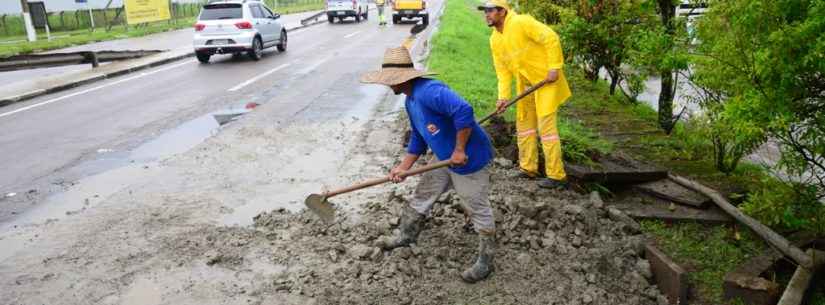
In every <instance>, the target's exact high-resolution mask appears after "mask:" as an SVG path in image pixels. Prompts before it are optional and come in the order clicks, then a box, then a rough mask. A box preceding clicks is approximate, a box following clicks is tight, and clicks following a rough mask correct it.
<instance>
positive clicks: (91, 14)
mask: <svg viewBox="0 0 825 305" xmlns="http://www.w3.org/2000/svg"><path fill="white" fill-rule="evenodd" d="M86 7H87V8H88V9H89V23H90V24H91V25H92V32H94V31H95V14H94V13H93V12H92V5H91V4H89V2H86Z"/></svg>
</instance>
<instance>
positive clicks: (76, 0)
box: [74, 0, 87, 3]
mask: <svg viewBox="0 0 825 305" xmlns="http://www.w3.org/2000/svg"><path fill="white" fill-rule="evenodd" d="M86 1H87V0H74V3H86Z"/></svg>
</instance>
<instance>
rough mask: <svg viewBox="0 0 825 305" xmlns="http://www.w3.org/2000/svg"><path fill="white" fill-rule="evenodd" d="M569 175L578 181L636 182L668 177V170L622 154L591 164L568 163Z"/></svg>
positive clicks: (566, 166) (605, 182)
mask: <svg viewBox="0 0 825 305" xmlns="http://www.w3.org/2000/svg"><path fill="white" fill-rule="evenodd" d="M564 169H565V171H566V172H567V176H568V177H570V178H572V179H574V180H576V182H595V183H603V184H636V183H643V182H650V181H656V180H661V179H665V178H667V171H665V170H662V169H659V168H655V167H653V166H651V165H647V164H644V163H642V162H639V161H635V160H633V159H631V158H627V157H622V156H608V157H604V158H601V159H600V160H599V161H598V163H596V164H594V165H592V166H590V165H580V164H566V165H565V166H564Z"/></svg>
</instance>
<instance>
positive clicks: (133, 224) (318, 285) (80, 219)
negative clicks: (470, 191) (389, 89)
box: [0, 97, 665, 304]
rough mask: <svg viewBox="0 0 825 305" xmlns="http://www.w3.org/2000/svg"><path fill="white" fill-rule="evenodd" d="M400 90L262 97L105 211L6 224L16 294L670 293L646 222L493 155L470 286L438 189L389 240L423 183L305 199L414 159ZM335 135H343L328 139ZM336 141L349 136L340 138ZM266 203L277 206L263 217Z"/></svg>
mask: <svg viewBox="0 0 825 305" xmlns="http://www.w3.org/2000/svg"><path fill="white" fill-rule="evenodd" d="M397 105H398V103H397V102H396V100H395V98H394V97H388V98H384V99H383V101H382V102H380V103H379V104H377V105H375V107H374V108H372V109H371V110H370V111H366V112H363V113H360V112H359V113H360V114H359V113H356V114H353V115H352V116H349V115H339V116H337V117H329V118H324V119H322V120H319V119H318V118H317V117H308V116H305V115H302V113H317V112H316V111H314V109H312V107H324V106H323V103H319V104H317V105H314V106H311V107H310V108H309V109H308V110H306V111H299V112H298V113H297V114H296V115H295V116H294V120H291V121H290V122H289V123H280V122H277V121H273V120H272V117H273V116H274V113H276V112H277V111H282V110H281V109H278V107H266V106H262V107H260V109H259V110H256V112H253V113H252V114H249V115H248V117H247V118H245V119H244V120H243V121H239V122H237V123H238V124H234V125H228V127H227V128H226V129H224V130H223V131H222V132H221V133H220V134H219V135H218V136H216V137H214V138H210V139H208V140H207V141H206V142H205V143H203V144H202V145H199V146H197V147H196V148H195V149H193V150H191V151H190V152H188V153H186V154H183V155H179V156H177V157H173V158H171V159H167V160H164V161H161V162H157V163H153V164H151V165H147V166H146V168H145V171H147V174H145V175H144V176H143V177H142V178H141V180H140V182H139V183H133V184H131V185H129V186H126V187H124V188H123V189H121V190H119V191H117V192H114V193H113V194H112V195H110V196H108V197H107V198H105V199H101V202H99V203H95V206H94V208H89V209H83V210H80V211H76V212H74V213H73V214H72V215H67V216H66V217H65V218H62V219H60V220H51V221H46V222H43V223H38V224H32V225H27V226H23V227H18V228H14V229H13V230H8V231H5V232H2V233H0V243H3V244H4V245H7V244H11V245H22V248H20V249H19V251H14V252H8V253H10V254H9V255H8V256H7V257H5V259H3V260H2V262H1V263H0V300H2V303H3V304H470V303H475V304H664V303H665V300H664V299H663V297H662V296H661V295H660V293H659V291H658V290H657V289H656V288H655V286H651V284H650V280H651V272H650V266H649V264H648V263H647V261H645V260H644V259H642V258H641V257H640V254H641V252H642V247H643V243H644V238H643V236H642V235H640V232H639V228H638V224H636V223H635V222H633V221H632V220H629V218H627V217H623V215H621V214H620V212H617V211H615V210H612V209H610V208H609V207H606V206H604V204H603V203H601V202H600V201H599V200H593V199H591V198H590V196H588V195H581V194H577V193H573V192H567V191H547V190H540V189H538V188H537V187H535V184H534V183H532V182H529V181H525V180H512V179H509V178H507V172H508V171H511V170H512V169H511V167H512V164H511V163H510V162H508V161H506V160H504V159H498V160H497V161H496V162H495V164H494V165H493V169H492V175H493V176H492V178H493V182H494V183H493V191H492V194H491V201H492V204H493V205H494V208H495V213H496V217H497V227H498V241H499V246H498V251H497V256H496V265H497V267H496V268H497V269H496V271H495V272H494V273H493V275H492V277H491V278H490V279H489V280H486V281H484V282H481V283H478V284H473V285H469V284H465V283H463V282H462V281H461V280H460V277H459V274H460V272H461V270H463V269H464V268H466V267H467V266H469V265H470V263H471V262H472V261H473V260H474V259H475V252H476V249H477V241H476V235H474V234H473V233H468V232H466V231H465V230H464V229H463V228H462V227H463V225H464V216H463V214H462V213H461V208H460V207H461V201H460V199H459V198H457V196H455V195H453V194H447V195H445V196H444V197H443V198H441V199H440V200H439V203H438V204H437V205H436V207H435V209H434V211H433V213H432V215H431V217H428V219H427V221H426V225H425V229H424V231H423V232H422V234H421V236H420V238H419V241H418V243H417V244H416V245H414V246H413V247H410V248H401V249H396V250H394V251H392V252H385V251H380V250H378V248H375V247H374V246H373V242H374V241H375V240H376V239H377V238H379V237H380V236H383V235H389V234H392V231H393V230H394V229H395V227H396V226H397V224H398V217H397V215H399V210H400V208H401V207H402V205H404V204H406V202H407V200H408V198H410V197H411V192H412V189H413V187H414V185H415V183H416V181H417V180H416V179H417V178H411V179H408V180H407V182H405V183H403V184H398V185H383V186H379V187H375V188H371V189H368V190H364V191H361V192H357V193H353V194H346V195H342V196H339V197H335V198H334V200H333V201H334V202H335V203H337V204H338V205H339V207H340V214H341V215H340V217H339V219H340V220H341V221H340V222H339V223H338V224H335V225H333V226H327V225H325V224H323V223H322V222H321V221H320V220H318V219H317V218H316V217H315V216H314V215H312V214H309V213H307V212H305V211H303V210H302V208H303V207H302V204H301V202H302V200H303V198H304V197H305V196H306V195H307V194H309V193H313V192H318V191H319V188H322V187H324V186H326V187H335V186H343V185H346V184H349V183H352V182H356V181H360V180H363V179H365V178H372V177H375V176H376V175H383V174H384V173H386V172H387V171H388V170H389V167H390V166H392V165H393V164H394V163H395V162H396V161H397V160H398V158H400V156H401V155H402V154H403V151H402V149H401V141H402V140H401V139H402V137H400V136H399V135H401V134H403V132H404V129H405V127H404V126H405V124H406V121H405V120H404V119H403V118H400V117H399V113H400V112H399V109H397ZM330 139H335V140H334V141H333V140H330ZM336 143H337V144H336ZM261 212H263V213H261Z"/></svg>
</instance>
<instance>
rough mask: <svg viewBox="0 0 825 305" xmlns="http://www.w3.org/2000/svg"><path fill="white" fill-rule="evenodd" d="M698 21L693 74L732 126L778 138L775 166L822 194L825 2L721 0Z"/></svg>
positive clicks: (824, 188)
mask: <svg viewBox="0 0 825 305" xmlns="http://www.w3.org/2000/svg"><path fill="white" fill-rule="evenodd" d="M709 7H710V9H709V11H708V12H707V14H706V15H705V16H704V17H703V18H702V20H701V21H700V22H699V24H698V25H699V27H698V38H699V39H700V40H701V43H700V44H699V46H698V50H697V55H698V57H697V61H696V75H697V80H698V81H699V83H701V84H704V85H709V86H713V88H715V89H718V90H719V91H720V92H723V93H724V97H725V100H726V102H725V103H726V105H725V107H724V111H725V117H728V118H735V120H734V122H731V123H732V124H734V125H736V124H746V125H750V126H760V128H762V129H764V131H765V132H766V133H767V134H768V136H769V137H771V138H773V139H776V140H778V141H779V144H780V147H781V149H782V160H781V162H780V166H781V167H782V168H783V169H785V170H786V171H787V172H789V173H792V174H795V175H797V176H798V177H799V178H801V180H803V181H804V182H805V183H807V184H809V185H814V186H816V189H817V192H816V193H817V198H818V199H822V198H825V55H824V54H825V35H822V33H825V1H821V0H809V1H805V0H718V1H712V2H710V3H709Z"/></svg>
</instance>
